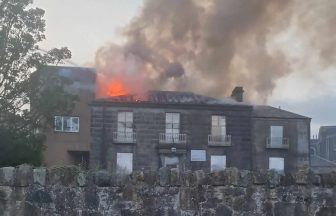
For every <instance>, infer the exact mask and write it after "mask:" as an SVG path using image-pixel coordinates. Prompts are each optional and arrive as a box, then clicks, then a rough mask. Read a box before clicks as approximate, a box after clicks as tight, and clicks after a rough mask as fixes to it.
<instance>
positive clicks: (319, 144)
mask: <svg viewBox="0 0 336 216" xmlns="http://www.w3.org/2000/svg"><path fill="white" fill-rule="evenodd" d="M310 150H311V154H310V167H311V169H312V170H313V171H315V172H317V173H327V172H330V171H336V126H321V127H320V129H319V133H318V137H315V139H313V140H311V145H310Z"/></svg>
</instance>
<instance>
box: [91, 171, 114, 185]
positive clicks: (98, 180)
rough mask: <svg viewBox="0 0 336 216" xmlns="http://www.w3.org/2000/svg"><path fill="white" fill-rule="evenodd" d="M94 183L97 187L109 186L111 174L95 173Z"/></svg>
mask: <svg viewBox="0 0 336 216" xmlns="http://www.w3.org/2000/svg"><path fill="white" fill-rule="evenodd" d="M94 181H95V184H96V185H97V186H98V187H108V186H110V185H111V174H110V173H109V172H108V171H106V170H99V171H98V172H96V173H95V180H94Z"/></svg>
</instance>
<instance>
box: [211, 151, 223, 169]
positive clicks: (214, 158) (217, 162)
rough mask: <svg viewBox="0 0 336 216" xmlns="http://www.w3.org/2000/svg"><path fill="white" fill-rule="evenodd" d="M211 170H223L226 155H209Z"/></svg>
mask: <svg viewBox="0 0 336 216" xmlns="http://www.w3.org/2000/svg"><path fill="white" fill-rule="evenodd" d="M210 163H211V172H212V171H219V170H224V169H225V168H226V156H225V155H211V157H210Z"/></svg>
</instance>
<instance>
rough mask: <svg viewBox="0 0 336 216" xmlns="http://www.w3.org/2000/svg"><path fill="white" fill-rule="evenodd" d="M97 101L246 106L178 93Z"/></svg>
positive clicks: (129, 96)
mask: <svg viewBox="0 0 336 216" xmlns="http://www.w3.org/2000/svg"><path fill="white" fill-rule="evenodd" d="M97 101H110V102H138V103H140V102H147V103H157V104H208V105H216V104H217V105H248V104H247V103H244V102H237V101H236V100H234V99H233V98H230V97H228V98H224V99H216V98H212V97H208V96H204V95H199V94H195V93H192V92H178V91H148V92H147V95H146V96H145V97H144V98H142V99H140V98H138V97H137V95H134V94H126V95H119V96H112V97H106V98H102V99H98V100H97Z"/></svg>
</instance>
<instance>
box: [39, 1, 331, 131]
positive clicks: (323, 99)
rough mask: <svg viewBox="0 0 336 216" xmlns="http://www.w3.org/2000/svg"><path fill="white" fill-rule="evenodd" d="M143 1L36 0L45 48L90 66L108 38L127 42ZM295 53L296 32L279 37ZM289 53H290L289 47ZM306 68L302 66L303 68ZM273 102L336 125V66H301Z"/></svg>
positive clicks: (286, 78)
mask: <svg viewBox="0 0 336 216" xmlns="http://www.w3.org/2000/svg"><path fill="white" fill-rule="evenodd" d="M142 5H143V2H142V1H141V0H122V1H120V0H35V1H34V6H37V7H40V8H42V9H44V10H45V19H46V25H47V26H46V38H47V39H46V40H45V41H44V42H42V43H41V44H40V46H41V48H42V49H46V50H47V49H50V48H54V47H62V46H67V47H68V48H69V49H70V50H71V52H72V59H71V63H70V64H72V65H74V66H90V65H92V64H93V63H94V60H95V54H96V51H97V50H98V49H99V48H100V47H102V46H104V45H105V44H108V43H116V44H122V43H123V37H122V36H121V35H120V31H121V29H122V28H123V27H124V26H126V25H127V24H128V23H129V22H130V21H131V20H132V18H134V17H136V16H137V15H139V13H140V10H141V7H142ZM289 40H290V41H291V46H290V49H291V52H290V53H291V55H293V56H294V57H295V55H296V53H300V52H308V51H310V50H303V49H302V47H303V45H301V43H302V42H301V41H300V38H294V37H293V35H291V32H288V33H287V34H286V35H283V36H282V37H280V38H279V40H278V43H279V44H281V43H284V44H286V45H284V46H283V49H289V47H288V41H289ZM287 53H288V52H287ZM300 68H302V67H300ZM268 104H269V105H272V106H275V107H279V106H280V107H281V108H282V109H286V110H288V111H292V112H295V113H298V114H301V115H305V116H308V117H311V118H312V124H311V134H312V135H315V134H317V133H318V128H319V127H320V126H321V125H335V124H336V69H335V68H326V69H323V70H322V71H321V70H319V69H318V68H317V69H316V70H309V73H308V76H307V72H306V71H298V72H295V73H291V74H288V75H286V76H284V77H282V78H280V79H279V80H278V81H277V82H276V87H275V89H274V91H273V94H272V95H271V96H270V98H269V100H268Z"/></svg>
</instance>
